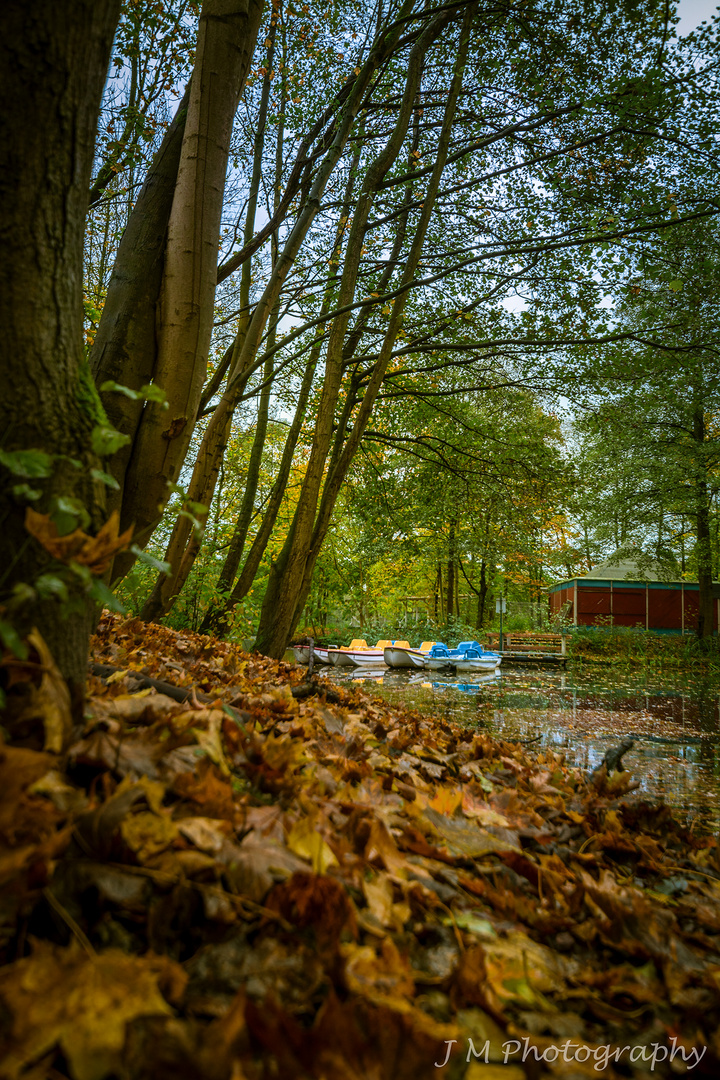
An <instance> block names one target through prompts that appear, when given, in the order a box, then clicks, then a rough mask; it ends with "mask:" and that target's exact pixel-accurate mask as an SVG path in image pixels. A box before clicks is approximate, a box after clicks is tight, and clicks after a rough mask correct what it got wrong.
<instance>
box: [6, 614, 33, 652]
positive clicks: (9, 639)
mask: <svg viewBox="0 0 720 1080" xmlns="http://www.w3.org/2000/svg"><path fill="white" fill-rule="evenodd" d="M0 641H1V642H2V644H3V646H4V648H6V649H9V650H10V652H11V653H13V655H14V656H16V657H17V658H18V660H27V658H28V647H27V645H26V644H25V642H24V641H23V640H22V638H21V637H20V635H19V634H18V632H17V630H16V629H15V627H14V626H11V625H10V623H9V622H6V621H5V619H0Z"/></svg>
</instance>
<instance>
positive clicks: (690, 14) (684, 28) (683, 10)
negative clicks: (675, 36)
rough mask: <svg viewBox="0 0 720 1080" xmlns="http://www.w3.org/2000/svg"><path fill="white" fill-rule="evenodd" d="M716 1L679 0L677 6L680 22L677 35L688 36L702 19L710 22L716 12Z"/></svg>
mask: <svg viewBox="0 0 720 1080" xmlns="http://www.w3.org/2000/svg"><path fill="white" fill-rule="evenodd" d="M716 3H717V0H679V3H678V5H677V7H678V15H679V16H680V22H679V23H678V28H677V29H678V33H679V34H681V35H683V34H689V33H690V31H691V30H694V29H695V27H696V26H699V25H700V23H701V22H702V21H703V19H707V20H708V21H709V20H710V18H711V16H713V15H714V14H715V12H716V10H717V7H716Z"/></svg>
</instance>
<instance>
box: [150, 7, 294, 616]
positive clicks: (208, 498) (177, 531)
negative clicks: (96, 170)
mask: <svg viewBox="0 0 720 1080" xmlns="http://www.w3.org/2000/svg"><path fill="white" fill-rule="evenodd" d="M275 36H276V24H275V21H274V20H273V22H272V24H271V27H270V34H269V39H268V55H267V60H266V64H265V77H264V79H263V87H262V93H261V97H260V111H259V114H258V132H257V135H256V138H255V153H254V158H253V170H252V176H251V180H250V195H249V198H248V207H247V213H246V215H245V230H244V237H243V240H244V244H246V245H247V244H249V243H250V241H251V239H252V237H253V233H254V231H255V215H256V212H257V202H258V193H259V191H260V174H261V170H262V158H263V150H264V146H265V122H266V118H267V109H268V102H269V99H270V74H271V71H272V66H273V57H274V53H275ZM276 188H277V185H276ZM276 208H277V193H276ZM275 254H276V252H275ZM251 279H252V259H247V260H246V261H245V262H244V263H243V266H242V271H241V277H240V294H239V301H240V303H239V308H240V317H239V320H238V329H237V334H236V337H235V342H234V345H233V352H232V357H231V360H230V377H231V378H232V374H233V361H234V359H235V358H236V357H237V356H238V355H239V352H240V349H241V346H242V343H243V341H244V340H245V335H246V334H247V329H248V325H249V323H250V284H251ZM270 363H271V360H268V362H266V369H267V368H268V364H270ZM266 374H267V375H268V377H269V374H268V372H267V370H266ZM269 397H270V385H268V386H266V387H265V388H264V389H263V391H262V393H261V397H260V406H259V410H258V429H257V432H256V436H257V434H258V433H260V435H261V442H260V453H262V446H263V444H264V441H265V434H264V432H265V428H266V427H267V409H268V402H269ZM234 411H235V410H234V408H227V409H225V410H224V415H223V422H222V423H219V424H217V423H216V424H213V423H212V422H211V423H210V424H209V425H208V429H207V431H206V433H205V437H204V438H203V440H202V443H201V445H200V450H199V451H198V457H197V460H196V462H195V467H194V469H193V475H192V479H191V481H190V486H189V489H188V493H187V494H188V500H189V501H191V502H194V503H199V504H200V505H203V506H206V507H207V511H206V513H205V514H202V515H201V521H202V523H203V524H204V522H205V521H206V520H207V513H208V512H209V509H210V503H211V502H212V498H213V495H214V492H215V483H216V480H217V476H218V473H219V470H220V466H221V463H222V460H223V455H224V453H225V449H226V447H227V441H228V438H229V436H230V428H231V424H232V419H233V413H234ZM263 411H264V422H263ZM256 442H257V438H256ZM256 456H257V455H256ZM251 458H252V455H251ZM257 464H258V470H259V460H258V462H257ZM253 498H254V494H253ZM201 540H202V538H201V536H200V535H199V530H198V529H193V528H192V523H191V522H190V521H189V519H188V518H187V517H186V516H184V515H183V516H179V517H178V518H177V520H176V522H175V525H174V526H173V531H172V534H171V536H170V540H169V542H168V546H167V549H166V551H165V561H166V562H167V563H169V564H170V572H169V573H168V574H162V573H161V574H159V575H158V577H157V579H156V581H155V585H154V587H153V590H152V592H151V594H150V596H149V597H148V599H147V600H146V602H145V604H144V605H143V609H142V611H141V613H140V615H141V618H143V619H145V620H146V621H148V622H150V621H152V620H155V619H160V618H162V617H163V616H164V615H167V613H168V612H169V611H170V609H171V608H172V606H173V604H174V602H175V600H176V598H177V596H178V595H179V593H180V591H181V589H182V587H183V586H184V584H185V582H186V581H187V579H188V576H189V574H190V571H191V570H192V567H193V565H194V562H195V559H196V557H197V555H198V553H199V551H200V545H201Z"/></svg>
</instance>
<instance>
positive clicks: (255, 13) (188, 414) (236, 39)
mask: <svg viewBox="0 0 720 1080" xmlns="http://www.w3.org/2000/svg"><path fill="white" fill-rule="evenodd" d="M262 7H263V4H262V0H205V3H204V4H203V8H202V12H201V15H200V23H199V27H198V40H197V51H196V59H195V68H194V70H193V75H192V79H191V81H190V99H189V102H188V111H187V119H186V121H185V131H184V134H183V144H182V151H181V155H180V165H179V168H178V175H177V183H176V185H175V192H174V196H173V204H172V210H171V212H170V220H169V224H168V239H167V246H166V249H165V262H164V267H163V279H162V285H161V289H160V300H159V305H158V311H159V320H158V330H157V335H158V347H157V362H156V365H155V371H154V375H153V378H154V382H155V383H156V384H157V385H158V386H159V387H160V388H161V389H162V390H164V391H165V394H166V399H167V400H166V405H167V408H166V409H165V408H163V407H162V406H161V405H160V404H159V403H156V402H149V403H148V404H147V405H146V407H145V409H144V410H143V414H142V420H141V423H140V426H139V428H138V431H137V435H136V437H135V440H134V443H133V447H132V454H131V457H130V462H129V464H128V467H127V472H126V475H125V485H124V491H123V512H122V517H123V521H134V522H135V523H136V526H137V540H138V542H139V543H140V544H144V543H146V542H147V540H148V538H149V537H150V535H151V533H152V531H153V529H154V528H155V526H156V524H157V522H158V521H159V518H160V514H161V512H162V507H163V506H164V505H165V503H166V501H167V498H168V495H169V491H170V485H171V484H172V483H174V482H175V481H176V480H177V478H178V475H179V473H180V469H181V467H182V464H183V462H184V460H185V454H186V453H187V449H188V446H189V444H190V439H191V436H192V432H193V429H194V426H195V420H196V416H197V411H198V404H199V402H200V396H201V393H202V387H203V383H204V381H205V375H206V371H207V359H208V352H209V348H210V337H211V333H212V319H213V304H214V299H215V287H216V283H217V251H218V238H219V236H220V223H221V215H222V206H223V196H224V191H225V173H226V170H227V160H228V152H229V148H230V136H231V133H232V126H233V120H234V117H235V112H236V110H237V106H238V102H239V100H240V94H241V92H242V89H243V86H244V83H245V78H246V76H247V73H248V71H249V68H250V63H251V60H252V55H253V51H254V48H255V41H256V38H257V33H258V29H259V26H260V18H261V14H262ZM129 564H130V562H129V560H128V559H121V560H116V572H119V573H120V574H122V573H124V572H126V571H127V568H128V566H129Z"/></svg>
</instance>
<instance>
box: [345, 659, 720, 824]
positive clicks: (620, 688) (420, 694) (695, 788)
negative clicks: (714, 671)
mask: <svg viewBox="0 0 720 1080" xmlns="http://www.w3.org/2000/svg"><path fill="white" fill-rule="evenodd" d="M430 674H431V673H429V672H409V671H399V670H394V671H393V670H386V669H380V670H378V669H368V670H367V671H362V670H361V669H359V668H358V669H355V670H349V669H345V671H343V669H338V668H332V669H327V670H326V672H325V675H326V677H328V678H330V679H333V680H335V681H339V682H360V683H364V684H365V685H366V686H367V687H368V689H370V687H371V685H372V687H373V688H377V690H378V692H379V693H380V694H381V695H382V696H383V697H384V698H386V699H387V700H389V701H392V702H398V703H402V704H404V705H408V706H410V707H411V708H414V709H420V710H423V711H425V712H428V713H433V714H435V715H438V716H442V717H446V718H447V719H450V720H454V721H456V722H458V723H470V724H472V725H473V726H475V727H478V728H481V729H483V730H486V731H488V732H489V733H490V734H492V735H496V736H499V737H501V738H505V739H512V740H521V741H523V742H526V743H529V744H531V747H532V750H540V749H542V750H544V749H553V750H562V751H564V752H565V754H566V757H567V760H568V761H569V762H570V763H572V764H575V765H579V766H580V767H582V768H585V769H593V768H594V767H595V766H596V765H598V764H599V763H600V761H602V758H603V756H604V754H605V751H606V750H607V749H608V748H609V747H611V746H614V745H616V744H617V743H618V742H619V741H620V740H621V739H623V738H627V737H629V736H632V737H633V738H634V739H635V748H634V749H633V750H632V751H631V752H630V753H629V754H628V755H627V757H626V758H625V763H626V767H627V768H628V769H630V770H631V771H632V773H633V775H634V778H635V779H638V780H640V783H641V786H640V791H642V792H646V793H647V794H648V795H660V796H662V797H663V798H664V799H665V800H666V801H667V802H668V803H670V804H671V805H673V806H674V807H675V808H676V809H677V810H678V812H680V813H681V814H682V815H683V816H684V817H686V818H687V819H688V820H691V819H693V820H694V819H697V818H701V819H702V820H703V821H709V822H710V823H711V824H712V825H713V827H720V738H719V733H720V678H719V677H717V676H714V677H709V676H702V677H698V676H694V675H692V674H686V673H682V674H677V675H672V676H666V677H661V676H656V675H654V676H644V675H643V674H640V673H638V672H632V671H622V670H616V669H614V668H610V667H607V668H602V669H600V671H599V672H597V671H591V672H587V671H584V670H579V671H575V670H572V669H568V670H564V671H558V670H555V669H548V668H542V667H530V666H528V667H526V668H505V669H501V672H500V674H499V675H496V674H494V673H491V674H487V675H484V674H483V675H476V676H475V677H474V679H473V681H472V682H465V681H464V680H463V678H462V676H457V677H455V678H453V677H452V676H447V677H444V678H441V679H438V678H431V677H430ZM433 674H434V673H433Z"/></svg>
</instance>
